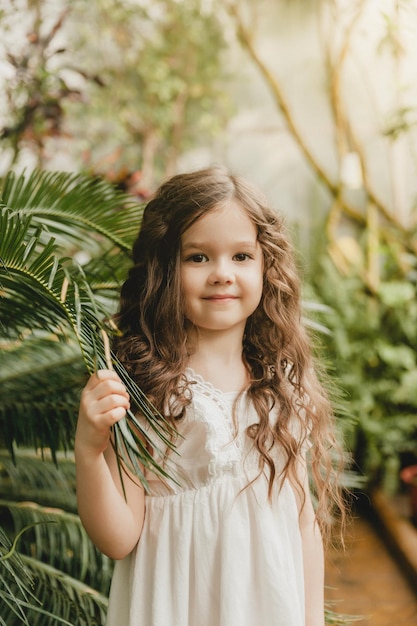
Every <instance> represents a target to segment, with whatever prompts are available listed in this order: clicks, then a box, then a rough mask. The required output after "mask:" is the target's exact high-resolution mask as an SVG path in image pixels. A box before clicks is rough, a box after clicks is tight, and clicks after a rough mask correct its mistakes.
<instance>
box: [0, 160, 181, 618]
mask: <svg viewBox="0 0 417 626" xmlns="http://www.w3.org/2000/svg"><path fill="white" fill-rule="evenodd" d="M1 193H2V196H3V206H0V262H1V266H0V321H1V323H0V345H1V348H2V352H3V358H2V361H1V364H0V381H1V385H2V405H1V408H0V424H1V433H2V434H1V437H2V444H3V445H5V446H7V447H8V448H9V450H10V451H11V452H12V455H14V454H15V452H16V445H17V446H29V447H32V448H33V449H41V450H44V449H45V448H46V449H47V453H46V454H50V455H51V457H52V459H53V460H54V461H55V463H56V462H58V457H59V452H60V451H61V450H68V449H71V448H72V441H73V434H74V422H75V415H76V412H77V406H78V402H79V394H80V389H81V387H82V386H83V383H84V380H85V376H86V373H87V372H90V373H92V372H94V371H95V370H96V368H101V367H108V366H110V365H111V366H113V367H114V369H115V370H116V371H117V372H118V373H119V375H120V376H121V377H122V379H123V381H124V383H125V385H126V387H127V389H128V391H129V394H130V396H131V397H132V399H133V402H134V403H135V404H136V405H137V406H138V407H140V410H141V412H142V414H143V415H145V416H146V417H147V418H148V420H149V421H150V424H151V426H152V428H153V429H154V431H155V432H157V433H159V435H160V436H161V439H162V440H164V441H167V440H168V439H169V438H170V437H169V434H170V429H169V427H168V425H167V424H166V423H165V422H164V420H162V418H160V417H159V416H158V415H157V413H156V411H155V409H154V407H153V406H151V405H150V404H149V402H148V401H147V399H146V397H145V396H144V395H143V393H142V392H141V390H140V389H139V388H138V387H137V385H136V384H135V383H134V382H133V381H132V380H131V379H130V378H129V377H128V376H127V374H126V372H125V370H124V368H123V367H122V366H121V364H120V363H119V362H118V361H117V359H116V358H115V357H114V356H113V355H111V353H107V351H106V346H105V341H103V337H102V334H101V332H100V331H102V332H103V333H104V336H106V335H107V333H111V332H114V329H112V327H111V325H110V324H109V323H108V322H107V321H106V320H107V319H108V318H109V317H110V316H111V314H112V313H113V312H114V309H115V305H116V294H117V293H118V288H119V286H120V278H119V276H120V272H121V270H122V269H123V270H124V272H123V274H124V273H125V271H126V267H127V265H128V263H129V259H128V256H127V254H126V251H127V250H128V249H129V248H130V245H131V241H132V240H133V238H134V236H135V234H136V231H137V229H138V227H139V222H140V218H141V206H140V205H139V204H138V203H137V202H136V201H134V200H133V199H132V198H131V197H130V196H126V195H124V194H122V193H120V192H117V191H115V189H114V188H113V187H112V186H111V185H109V184H108V183H103V182H102V181H100V180H97V179H91V178H88V177H83V176H74V175H72V174H67V173H59V172H55V173H51V172H49V173H48V172H41V171H36V172H33V173H32V174H31V175H25V174H21V175H20V176H15V175H14V174H10V175H9V176H7V177H6V179H5V180H4V181H2V183H1ZM80 251H83V252H88V256H89V260H88V262H87V263H85V264H84V265H81V264H80V263H79V262H78V261H77V258H76V257H77V254H78V253H79V252H80ZM109 359H110V360H111V361H112V362H111V364H110V363H109ZM132 425H133V426H134V428H132ZM141 431H142V426H141V425H140V424H139V422H138V420H137V418H136V417H135V415H133V414H132V413H131V412H130V411H129V412H128V414H127V415H126V418H125V419H124V420H121V421H120V422H118V424H117V425H116V427H115V428H114V436H115V442H116V452H117V454H118V455H120V458H122V459H123V460H124V462H125V463H126V464H127V465H128V466H129V467H130V468H131V470H132V471H133V472H136V474H137V475H138V476H139V477H140V478H141V479H142V480H143V482H144V484H145V487H146V481H145V479H144V475H143V467H147V468H150V467H152V469H153V471H156V472H159V471H161V472H162V473H163V474H164V475H166V473H165V471H164V470H162V469H161V468H159V467H158V466H157V465H156V464H155V463H154V461H153V458H152V457H151V456H150V454H149V451H148V450H147V449H146V447H145V444H144V443H143V440H142V439H140V438H139V436H138V432H141ZM145 440H146V437H145ZM16 458H17V465H16V467H15V466H14V465H13V464H12V462H11V461H9V462H8V463H7V462H6V460H5V459H3V463H2V464H1V466H0V469H1V494H2V497H3V500H4V501H3V506H2V508H1V511H0V512H1V519H2V522H3V521H4V522H5V524H6V526H7V527H8V529H9V536H10V540H11V539H12V538H13V536H14V535H15V534H16V533H17V532H18V531H19V530H21V529H22V528H23V527H26V526H31V525H32V524H33V523H36V526H35V527H33V529H32V530H31V531H28V533H27V534H26V533H25V536H24V537H23V538H21V539H20V540H19V546H20V547H19V549H21V554H20V561H16V562H15V561H9V559H7V567H6V565H5V563H6V560H5V561H4V562H2V566H1V567H2V568H3V570H2V573H3V574H4V578H3V585H4V588H3V589H1V590H0V593H3V596H4V598H5V603H4V611H5V613H3V612H2V613H1V614H0V615H1V619H3V620H4V622H5V623H7V625H8V626H12V624H13V623H14V622H13V621H12V620H14V617H13V613H15V614H16V612H17V613H18V614H19V615H17V614H16V615H15V616H16V619H17V620H20V619H21V618H22V616H24V617H23V618H22V619H23V623H27V624H31V626H34V625H35V624H39V625H42V626H43V625H45V626H47V625H49V624H51V625H52V624H56V623H60V622H61V621H62V620H64V621H63V622H62V623H67V624H68V623H69V624H74V625H75V624H76V625H77V626H78V624H85V625H86V626H87V625H89V624H101V623H102V621H103V616H104V611H105V605H106V599H105V597H102V596H101V595H100V593H99V591H92V590H91V589H87V588H86V586H85V584H86V583H88V582H91V583H92V584H93V586H94V587H95V589H98V590H102V591H103V592H104V593H107V590H108V584H109V578H110V574H111V565H110V563H109V561H108V559H107V560H106V559H105V557H103V556H102V555H100V554H99V553H98V552H97V551H96V550H95V548H94V547H93V546H92V544H91V542H90V541H89V540H88V538H87V537H86V535H85V533H84V531H83V529H82V528H81V525H80V522H79V520H78V518H77V517H76V516H75V515H74V513H68V512H65V511H67V510H68V508H70V509H71V508H72V510H74V506H75V503H74V472H73V470H72V474H71V478H70V485H71V486H70V487H69V488H68V486H67V487H63V485H65V484H66V482H65V480H64V474H63V473H62V471H61V469H59V470H58V469H57V468H56V467H55V466H54V465H51V464H50V466H49V469H47V467H48V466H47V464H44V463H41V464H40V465H39V460H38V465H35V463H34V461H33V459H32V460H29V459H26V458H25V459H23V458H22V457H21V456H19V455H16ZM61 464H62V461H59V463H58V466H59V468H61ZM40 468H42V469H40ZM54 472H55V473H54ZM6 494H8V498H9V499H8V501H7V502H6V501H5V496H6ZM34 497H36V500H37V504H32V505H30V506H27V505H26V506H23V505H22V504H17V502H20V501H21V500H22V498H23V499H25V500H26V499H30V500H33V498H34ZM42 502H43V503H44V504H45V505H47V506H49V507H53V509H54V510H51V509H49V510H46V509H45V508H42V507H41V506H40V505H41V504H42ZM57 506H59V507H62V508H63V509H64V510H57V509H56V507H57ZM51 517H52V518H54V519H55V521H57V522H58V523H57V524H50V523H45V522H47V521H48V520H50V518H51ZM38 522H42V523H41V524H38ZM25 552H26V554H24V553H25ZM29 557H30V559H29ZM33 557H35V558H33ZM44 561H45V562H44ZM46 561H47V562H48V563H52V564H53V565H55V566H56V568H57V569H54V568H53V567H51V566H50V565H47V564H46ZM13 564H14V565H15V567H14V565H13ZM9 565H10V567H9ZM19 567H20V568H21V569H19ZM4 568H5V569H4ZM22 568H23V570H24V571H25V572H26V574H27V575H26V574H25V576H23V575H21V572H22ZM58 568H59V569H58ZM64 572H65V574H64ZM28 576H29V578H28ZM74 577H76V579H74ZM32 579H33V581H34V585H36V599H37V601H38V600H40V601H41V603H43V604H41V605H38V606H37V608H36V610H35V609H34V608H30V606H31V605H33V600H34V597H33V596H32V595H31V588H30V584H29V583H28V581H29V580H32ZM77 579H78V580H77ZM83 581H84V582H83ZM28 584H29V586H28ZM48 613H52V617H50V616H48V615H47V614H48ZM25 620H26V621H25Z"/></svg>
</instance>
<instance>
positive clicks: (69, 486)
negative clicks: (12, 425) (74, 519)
mask: <svg viewBox="0 0 417 626" xmlns="http://www.w3.org/2000/svg"><path fill="white" fill-rule="evenodd" d="M73 456H74V455H73V454H71V455H69V454H63V453H58V462H57V463H54V462H53V461H52V458H48V457H47V456H46V452H43V454H40V453H38V454H36V453H35V452H33V450H31V449H26V450H22V449H21V448H19V450H18V454H17V455H16V459H13V460H12V458H11V456H10V455H9V454H7V452H6V451H5V450H4V451H2V452H0V493H1V496H2V498H3V499H4V500H10V501H13V502H19V501H35V502H37V503H39V504H41V505H43V506H47V507H54V508H63V509H65V510H66V511H69V512H72V513H74V514H75V513H76V512H77V504H76V497H75V463H74V458H73ZM51 457H52V454H51Z"/></svg>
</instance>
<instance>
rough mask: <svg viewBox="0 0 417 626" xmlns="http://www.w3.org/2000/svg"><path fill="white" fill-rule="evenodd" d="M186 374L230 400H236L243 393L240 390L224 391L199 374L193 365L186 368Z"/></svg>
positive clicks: (209, 389)
mask: <svg viewBox="0 0 417 626" xmlns="http://www.w3.org/2000/svg"><path fill="white" fill-rule="evenodd" d="M185 375H186V377H187V378H188V380H191V381H195V382H196V383H197V384H198V385H200V386H202V387H203V388H204V389H206V390H208V391H210V392H211V393H212V394H214V395H217V396H220V397H222V398H224V399H225V400H228V401H234V400H235V399H236V398H237V397H238V395H239V394H240V393H241V392H240V391H222V390H221V389H219V388H218V387H215V386H214V385H213V383H211V382H210V381H208V380H206V379H205V378H203V377H202V376H201V374H197V372H195V371H194V370H193V368H192V367H187V368H186V369H185Z"/></svg>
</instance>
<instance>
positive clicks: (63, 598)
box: [0, 555, 108, 626]
mask: <svg viewBox="0 0 417 626" xmlns="http://www.w3.org/2000/svg"><path fill="white" fill-rule="evenodd" d="M16 559H18V560H19V563H20V567H21V568H23V571H24V574H25V576H26V579H28V580H29V581H30V586H29V584H28V585H27V586H26V587H25V588H24V589H23V590H22V589H21V586H20V587H19V580H20V579H21V577H22V572H20V573H19V574H18V575H16V574H15V573H14V572H13V571H12V568H11V567H10V566H9V567H8V568H7V569H6V567H5V568H4V569H2V570H0V579H1V583H2V586H1V589H0V600H1V601H2V602H1V603H0V624H1V625H2V626H3V625H4V626H18V625H21V624H25V625H26V626H58V625H59V624H65V625H66V626H104V622H105V615H106V611H107V604H108V601H107V598H106V597H105V596H103V595H102V594H100V593H98V592H97V591H95V590H94V589H92V588H91V587H88V585H85V584H84V583H81V582H79V581H78V580H75V579H74V578H71V577H70V576H67V575H65V574H63V573H62V572H60V571H59V570H56V569H55V568H53V567H51V566H50V565H47V564H46V563H41V562H40V561H37V560H36V559H33V558H31V557H28V556H25V555H16ZM6 563H7V561H6ZM35 589H36V595H35V593H34V590H35Z"/></svg>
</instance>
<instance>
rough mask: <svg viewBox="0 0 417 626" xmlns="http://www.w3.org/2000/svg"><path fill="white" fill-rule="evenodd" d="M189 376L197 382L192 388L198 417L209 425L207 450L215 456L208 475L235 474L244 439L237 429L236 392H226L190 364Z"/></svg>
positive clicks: (213, 476) (192, 380)
mask: <svg viewBox="0 0 417 626" xmlns="http://www.w3.org/2000/svg"><path fill="white" fill-rule="evenodd" d="M187 378H188V379H189V380H190V381H191V382H193V383H194V384H193V385H192V388H191V391H192V394H193V404H194V411H195V419H196V420H198V421H200V422H203V423H204V424H205V426H206V428H207V439H206V450H207V452H208V453H209V454H210V456H211V457H212V459H211V461H210V463H209V467H208V473H209V475H210V476H211V477H212V478H218V477H219V476H221V475H223V474H225V473H233V474H236V473H237V471H238V465H239V461H240V457H241V452H240V443H241V442H240V438H239V436H238V435H237V434H236V433H235V432H234V430H235V428H234V424H233V414H232V407H233V402H231V400H234V397H236V396H237V393H236V394H225V393H223V392H222V391H220V390H219V389H216V387H214V385H212V384H211V383H210V382H208V381H206V380H204V379H203V378H202V377H201V376H200V375H199V374H196V373H195V372H194V371H193V370H192V369H191V368H187ZM233 396H234V397H233ZM213 408H215V410H213Z"/></svg>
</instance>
